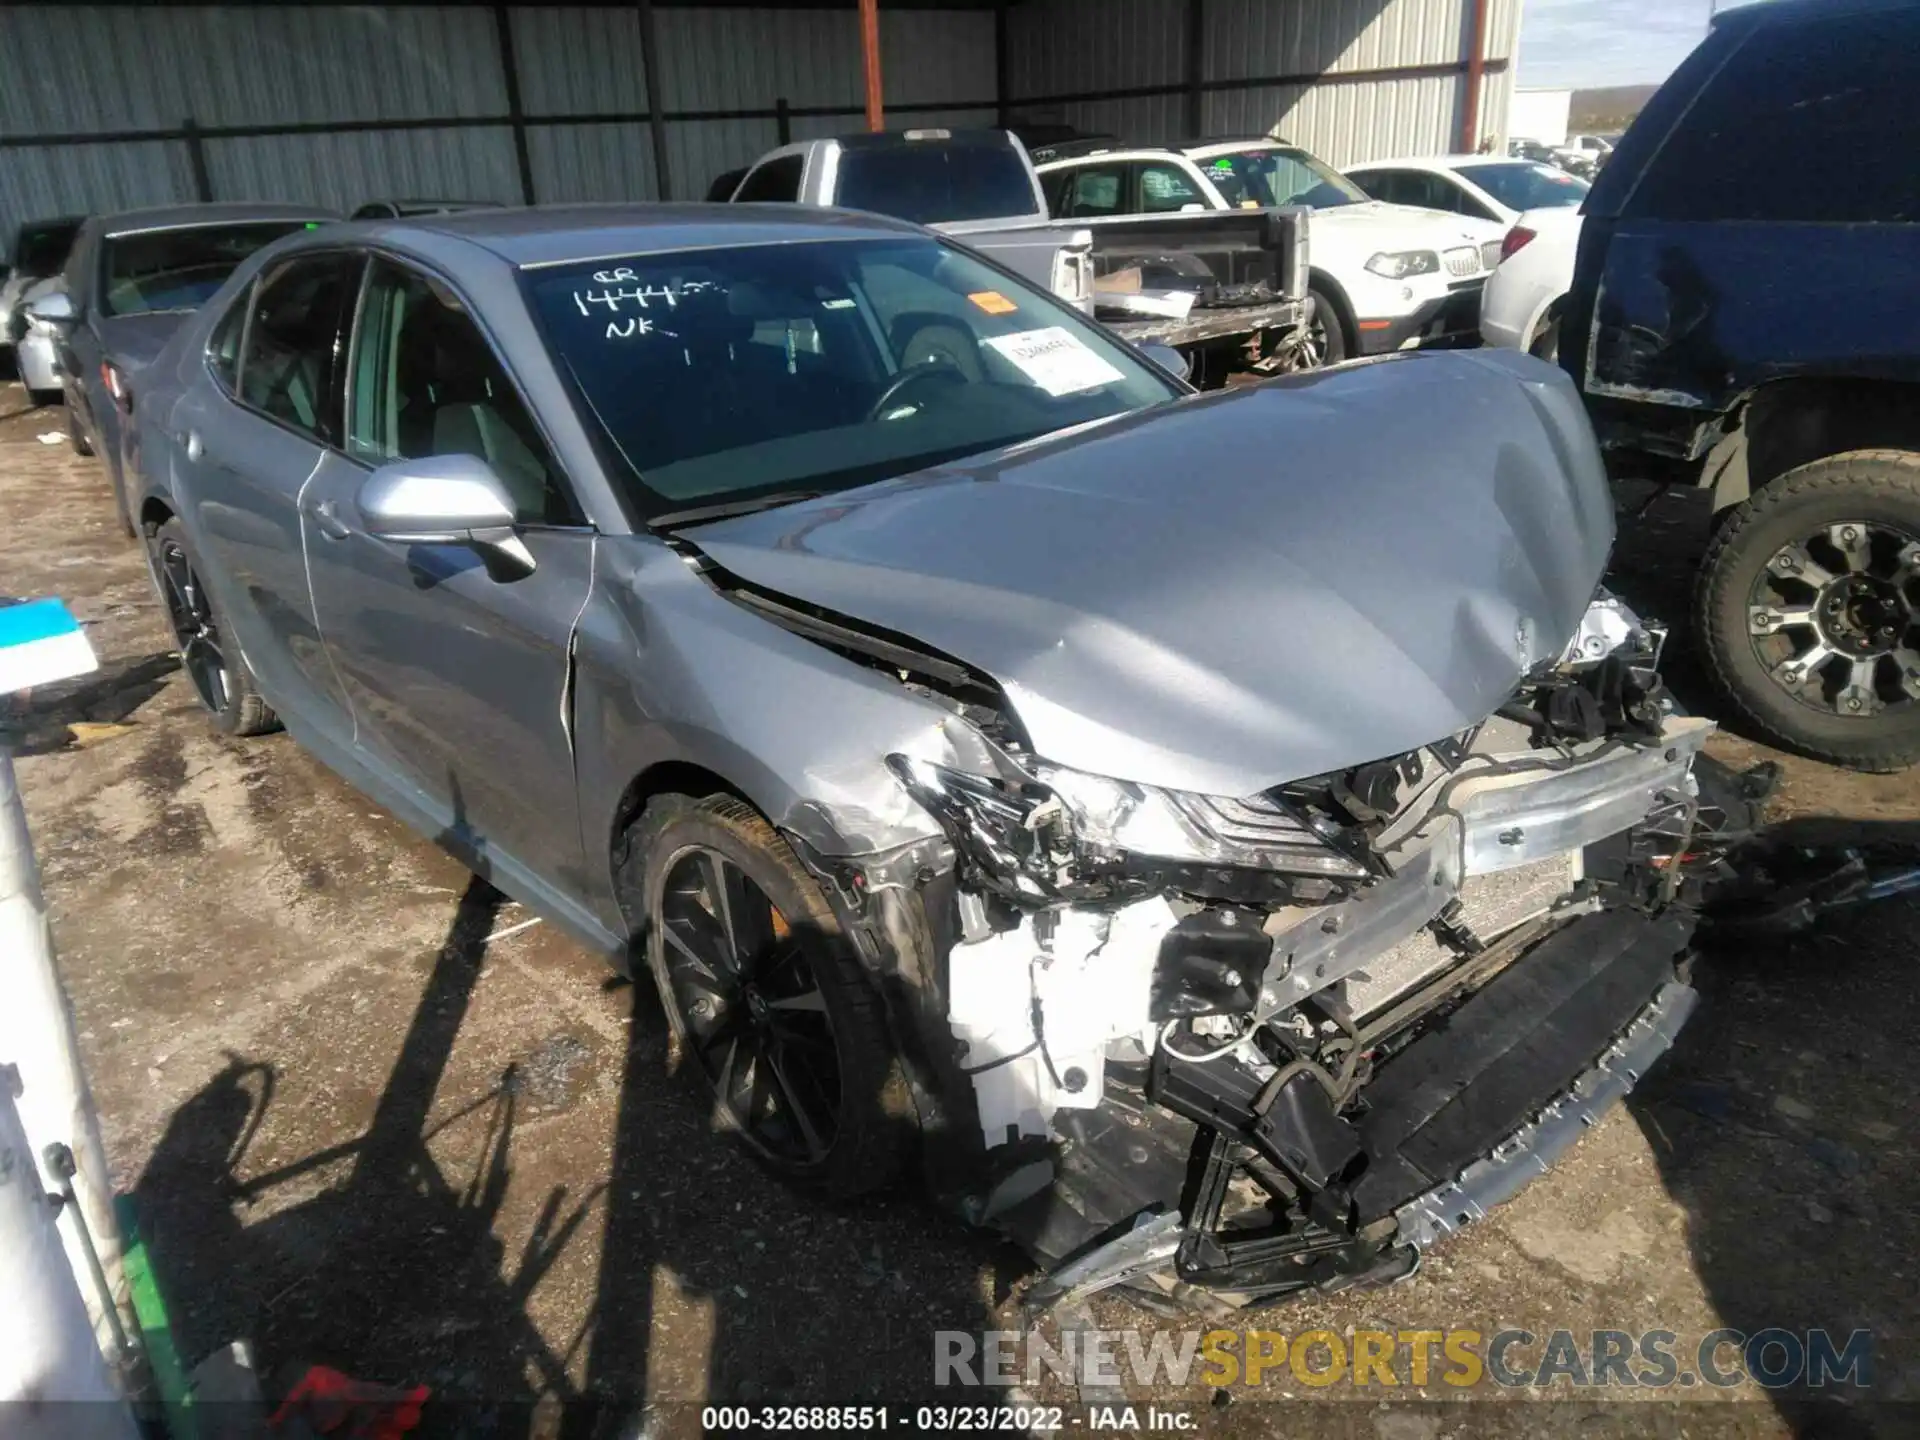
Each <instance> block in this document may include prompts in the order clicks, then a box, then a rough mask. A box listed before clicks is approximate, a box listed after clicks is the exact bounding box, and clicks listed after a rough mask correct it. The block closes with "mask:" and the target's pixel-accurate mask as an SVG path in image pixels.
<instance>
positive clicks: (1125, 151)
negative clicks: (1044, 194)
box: [1033, 141, 1187, 170]
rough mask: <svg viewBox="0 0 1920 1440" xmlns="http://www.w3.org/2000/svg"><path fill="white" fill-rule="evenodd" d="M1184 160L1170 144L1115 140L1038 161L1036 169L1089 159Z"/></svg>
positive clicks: (1058, 166) (1073, 163) (1183, 156)
mask: <svg viewBox="0 0 1920 1440" xmlns="http://www.w3.org/2000/svg"><path fill="white" fill-rule="evenodd" d="M1169 158H1172V159H1175V160H1184V159H1186V158H1187V156H1186V155H1184V154H1183V153H1182V152H1180V151H1178V150H1175V149H1173V148H1172V147H1171V146H1168V145H1122V144H1120V143H1119V142H1117V141H1116V142H1115V143H1113V144H1112V145H1108V146H1105V147H1103V148H1101V149H1099V150H1083V151H1080V152H1078V153H1076V154H1073V155H1062V156H1060V157H1059V158H1058V159H1057V160H1046V161H1036V162H1035V164H1034V167H1033V168H1034V169H1036V170H1058V169H1061V168H1063V167H1064V166H1068V165H1081V164H1084V163H1086V162H1087V161H1089V160H1166V159H1169Z"/></svg>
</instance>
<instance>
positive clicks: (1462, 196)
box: [1433, 175, 1500, 220]
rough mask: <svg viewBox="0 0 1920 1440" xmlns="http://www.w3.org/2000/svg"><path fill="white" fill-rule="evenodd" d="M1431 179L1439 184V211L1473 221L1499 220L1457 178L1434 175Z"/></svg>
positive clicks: (1484, 202) (1489, 208) (1486, 205)
mask: <svg viewBox="0 0 1920 1440" xmlns="http://www.w3.org/2000/svg"><path fill="white" fill-rule="evenodd" d="M1433 178H1434V179H1435V180H1436V181H1437V182H1438V183H1439V188H1440V192H1441V193H1440V197H1439V198H1440V200H1441V201H1442V202H1443V203H1442V204H1441V205H1440V206H1439V207H1438V208H1439V209H1442V210H1451V211H1453V212H1454V213H1455V214H1456V215H1466V216H1469V217H1471V218H1472V219H1475V220H1498V219H1499V218H1500V217H1499V216H1498V215H1496V214H1494V213H1493V210H1492V209H1491V207H1489V206H1488V204H1487V202H1486V201H1484V200H1482V199H1481V198H1480V197H1479V196H1478V195H1476V194H1474V193H1473V192H1472V191H1471V190H1469V189H1468V188H1467V187H1466V186H1465V185H1464V184H1462V183H1461V180H1460V177H1459V176H1457V175H1436V176H1434V177H1433Z"/></svg>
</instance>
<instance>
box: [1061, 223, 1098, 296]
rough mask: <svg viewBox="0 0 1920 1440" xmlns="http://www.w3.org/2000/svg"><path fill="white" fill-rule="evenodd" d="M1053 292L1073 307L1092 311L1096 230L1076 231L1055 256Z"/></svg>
mask: <svg viewBox="0 0 1920 1440" xmlns="http://www.w3.org/2000/svg"><path fill="white" fill-rule="evenodd" d="M1053 293H1054V294H1055V295H1058V296H1059V297H1060V298H1061V299H1062V300H1064V301H1066V302H1067V303H1068V304H1069V305H1071V306H1073V307H1074V309H1076V310H1080V311H1082V312H1084V313H1086V314H1089V315H1091V314H1092V313H1093V232H1092V231H1091V230H1076V231H1075V232H1074V233H1073V235H1072V237H1071V239H1070V240H1069V241H1068V243H1067V244H1065V245H1062V246H1061V247H1060V248H1059V249H1058V250H1057V251H1055V252H1054V256H1053Z"/></svg>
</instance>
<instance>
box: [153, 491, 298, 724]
mask: <svg viewBox="0 0 1920 1440" xmlns="http://www.w3.org/2000/svg"><path fill="white" fill-rule="evenodd" d="M147 544H148V547H149V552H150V556H151V559H152V562H153V573H154V577H155V579H156V580H157V581H158V582H159V585H160V600H161V603H162V604H163V605H164V606H165V607H166V611H167V619H168V621H169V622H170V623H171V624H172V626H173V633H174V638H175V640H177V641H178V642H179V645H180V664H181V667H182V668H183V669H184V670H185V671H186V672H187V678H188V679H189V680H190V681H191V682H192V683H193V688H194V693H195V694H196V695H197V696H198V697H199V700H200V703H201V705H203V706H204V707H205V708H206V711H207V713H208V715H210V716H211V717H212V718H213V724H214V728H215V729H216V730H221V731H224V732H225V733H226V734H228V735H264V734H266V733H267V732H268V731H269V730H277V729H279V728H280V718H279V716H277V715H275V714H274V713H273V707H272V706H270V705H268V704H267V702H266V701H265V700H264V699H263V698H261V695H260V691H259V689H258V687H257V686H255V684H254V681H253V672H252V671H250V670H248V669H247V662H246V658H245V657H244V656H243V655H241V653H240V650H239V647H238V646H236V645H234V644H233V642H232V640H231V638H230V636H231V633H232V632H231V631H230V630H229V629H228V628H227V624H226V617H225V615H224V614H222V612H221V610H220V606H219V605H218V603H216V602H215V600H214V598H213V594H212V592H211V591H209V590H208V589H207V588H206V587H205V585H204V584H203V583H202V582H201V579H200V575H201V569H200V562H199V559H198V558H197V557H196V556H195V555H194V553H193V546H192V544H191V543H190V542H189V541H188V539H187V531H186V527H185V526H183V525H182V524H181V523H180V522H179V520H177V519H173V520H168V521H167V522H166V523H165V524H163V525H161V526H160V527H159V528H158V529H156V530H155V531H154V532H153V534H152V535H151V536H150V537H149V538H148V541H147Z"/></svg>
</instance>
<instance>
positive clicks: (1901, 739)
mask: <svg viewBox="0 0 1920 1440" xmlns="http://www.w3.org/2000/svg"><path fill="white" fill-rule="evenodd" d="M1694 603H1695V613H1696V617H1697V624H1698V627H1699V633H1700V636H1701V640H1702V645H1703V648H1704V649H1705V651H1706V655H1707V661H1708V665H1709V668H1710V670H1711V671H1712V674H1713V677H1714V679H1715V681H1716V683H1717V684H1718V685H1719V686H1720V688H1721V689H1722V690H1723V691H1724V692H1725V694H1726V695H1727V698H1728V699H1729V700H1730V701H1731V702H1732V703H1733V705H1734V707H1735V708H1736V709H1737V710H1738V711H1739V713H1740V714H1741V716H1742V717H1743V718H1744V719H1745V720H1746V721H1747V722H1748V724H1749V725H1750V726H1751V727H1752V728H1753V729H1754V730H1756V731H1757V732H1759V733H1760V734H1761V735H1762V736H1763V737H1764V738H1766V739H1768V740H1771V741H1773V742H1774V743H1775V744H1778V745H1781V746H1783V747H1784V748H1786V749H1789V750H1795V751H1798V752H1799V753H1801V754H1803V755H1809V756H1811V757H1813V758H1814V759H1816V760H1824V761H1827V762H1828V763H1830V764H1834V765H1844V766H1847V767H1849V768H1851V769H1855V770H1870V771H1889V770H1899V769H1902V768H1904V767H1905V766H1908V765H1912V764H1914V763H1915V762H1916V761H1920V455H1916V454H1913V453H1910V452H1908V451H1901V450H1858V451H1853V452H1851V453H1848V454H1844V455H1835V456H1831V457H1829V458H1827V459H1824V460H1817V461H1815V462H1813V463H1812V464H1810V465H1803V466H1801V467H1800V468H1799V469H1797V470H1791V471H1789V472H1787V473H1786V474H1785V475H1782V476H1780V477H1779V478H1778V479H1776V480H1773V481H1771V482H1769V483H1768V484H1767V485H1765V486H1764V487H1763V488H1762V489H1761V490H1760V492H1759V493H1758V494H1756V495H1755V496H1754V497H1753V498H1752V499H1751V500H1749V501H1747V502H1746V503H1745V504H1744V505H1742V506H1740V508H1739V509H1738V510H1736V511H1735V512H1734V513H1733V515H1732V517H1731V518H1730V519H1729V520H1728V521H1727V522H1726V523H1725V524H1723V525H1722V526H1721V527H1720V530H1719V533H1718V534H1717V535H1716V536H1715V538H1714V541H1713V544H1712V545H1711V547H1710V548H1709V549H1708V551H1707V556H1706V560H1705V562H1704V563H1703V565H1702V567H1701V571H1700V577H1699V588H1698V590H1697V592H1696V594H1695V602H1694Z"/></svg>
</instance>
